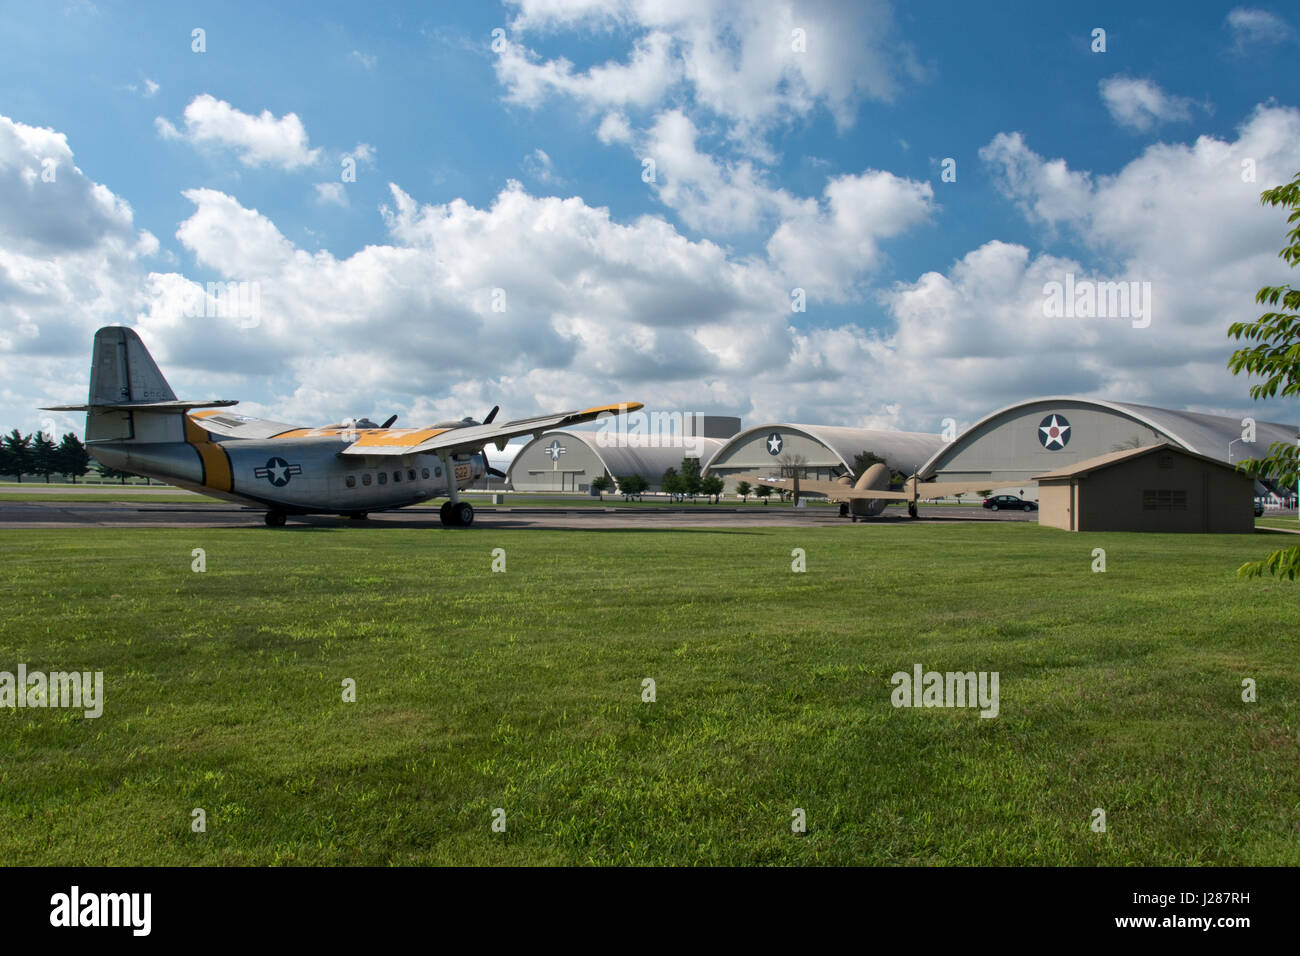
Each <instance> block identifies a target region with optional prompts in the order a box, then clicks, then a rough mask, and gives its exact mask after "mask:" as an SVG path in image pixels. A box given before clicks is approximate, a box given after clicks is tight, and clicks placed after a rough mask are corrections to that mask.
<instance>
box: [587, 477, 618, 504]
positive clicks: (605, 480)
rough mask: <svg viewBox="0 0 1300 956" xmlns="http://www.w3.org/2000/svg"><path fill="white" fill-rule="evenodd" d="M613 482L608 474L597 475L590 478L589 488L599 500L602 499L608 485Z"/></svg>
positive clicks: (608, 487)
mask: <svg viewBox="0 0 1300 956" xmlns="http://www.w3.org/2000/svg"><path fill="white" fill-rule="evenodd" d="M613 484H614V483H613V482H612V481H610V480H609V476H608V475H597V476H596V477H595V478H593V479H591V490H592V491H594V492H595V493H596V496H597V497H598V498H600V500H601V501H604V500H605V492H607V491H609V489H610V486H611V485H613Z"/></svg>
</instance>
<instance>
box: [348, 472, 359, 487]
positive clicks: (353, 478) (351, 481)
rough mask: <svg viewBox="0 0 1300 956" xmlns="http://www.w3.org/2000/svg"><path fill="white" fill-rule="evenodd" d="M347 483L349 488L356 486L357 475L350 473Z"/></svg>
mask: <svg viewBox="0 0 1300 956" xmlns="http://www.w3.org/2000/svg"><path fill="white" fill-rule="evenodd" d="M346 484H347V486H348V487H349V488H355V487H356V486H357V476H356V475H348V477H347V482H346Z"/></svg>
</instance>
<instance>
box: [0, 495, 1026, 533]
mask: <svg viewBox="0 0 1300 956" xmlns="http://www.w3.org/2000/svg"><path fill="white" fill-rule="evenodd" d="M263 514H264V512H262V511H261V510H255V509H252V508H241V507H239V506H237V505H228V504H201V503H197V502H196V503H195V504H188V503H186V504H134V503H126V502H103V503H102V504H101V503H99V502H48V501H0V528H4V529H15V528H33V529H35V528H85V527H92V528H261V527H264V526H265V525H264V522H263V518H262V516H263ZM1037 519H1038V513H1037V512H1029V513H1025V512H999V513H997V514H993V513H992V512H990V511H986V510H985V509H983V508H961V507H932V508H929V509H927V508H926V507H925V506H924V505H922V506H921V516H920V518H918V519H916V520H915V521H913V520H912V519H910V518H908V517H907V513H906V512H905V511H904V510H903V509H901V508H897V509H896V508H888V509H886V511H885V513H884V514H883V515H881V516H879V517H876V518H871V519H867V520H865V521H860V522H859V524H861V525H862V526H863V527H864V528H866V527H869V526H870V525H880V524H934V523H944V524H948V523H953V522H969V521H1036V520H1037ZM851 524H852V523H851V522H850V521H849V519H848V518H841V517H839V515H838V513H837V509H834V508H823V507H814V508H798V509H796V508H791V507H789V506H788V505H786V506H781V505H777V506H772V507H766V508H764V507H753V506H750V507H747V508H727V507H719V506H707V505H699V506H690V505H686V506H683V507H680V508H669V507H663V508H659V507H656V508H617V507H609V508H599V507H586V508H567V509H566V508H521V507H502V506H496V507H494V506H490V505H485V506H483V507H475V509H474V527H475V528H479V527H484V528H569V529H578V530H601V529H607V528H708V527H719V526H721V527H747V528H772V527H808V526H813V527H830V526H838V525H845V526H849V525H851ZM295 527H299V528H301V527H316V528H349V527H351V528H441V527H442V523H441V522H440V521H439V520H438V509H437V508H428V507H415V508H403V509H401V510H399V511H384V512H374V513H372V514H371V515H370V517H369V518H367V519H365V520H360V521H358V520H354V519H350V518H341V517H337V516H334V515H303V516H293V515H291V516H290V517H289V522H288V524H287V525H286V526H285V528H286V529H287V530H292V529H293V528H295ZM457 530H459V529H457ZM470 530H473V529H470Z"/></svg>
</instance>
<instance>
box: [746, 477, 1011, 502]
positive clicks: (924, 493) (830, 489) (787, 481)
mask: <svg viewBox="0 0 1300 956" xmlns="http://www.w3.org/2000/svg"><path fill="white" fill-rule="evenodd" d="M736 477H737V478H740V479H744V480H746V481H750V482H755V483H757V484H760V485H767V486H769V487H771V488H780V489H781V490H782V491H794V479H792V478H762V477H759V476H758V475H736ZM988 486H989V483H988V482H987V481H985V482H983V483H981V484H978V485H977V484H972V483H970V482H957V481H930V482H926V481H913V480H912V479H910V478H909V479H908V480H907V483H906V484H904V486H903V490H902V491H887V490H885V489H883V488H880V489H873V488H851V487H849V486H848V485H841V484H839V483H838V482H834V481H813V480H809V479H804V478H800V479H799V493H800V494H808V493H811V494H815V495H825V496H826V497H828V498H830V499H831V500H833V501H853V500H857V499H862V500H873V499H874V500H876V501H928V500H929V499H931V498H950V497H952V496H953V495H956V494H968V493H970V492H972V491H981V490H983V489H985V488H988Z"/></svg>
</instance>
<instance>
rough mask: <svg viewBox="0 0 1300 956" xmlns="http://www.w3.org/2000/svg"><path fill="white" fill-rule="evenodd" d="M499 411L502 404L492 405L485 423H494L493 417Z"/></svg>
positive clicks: (484, 420)
mask: <svg viewBox="0 0 1300 956" xmlns="http://www.w3.org/2000/svg"><path fill="white" fill-rule="evenodd" d="M499 411H501V406H500V405H493V406H492V411H490V412H488V413H487V418H485V419H483V424H484V425H491V424H492V419H494V418H496V417H497V412H499ZM501 477H503V478H504V477H505V475H502V476H501Z"/></svg>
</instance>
